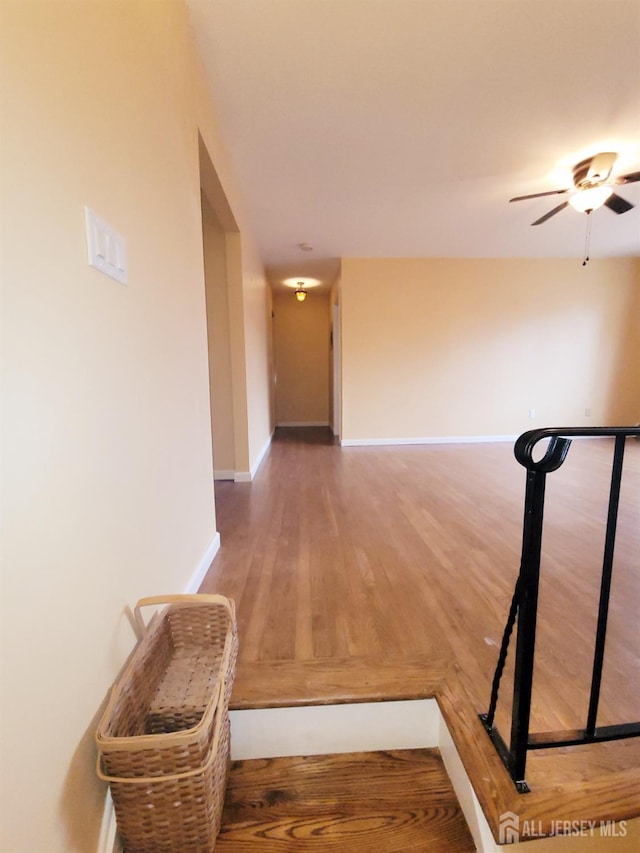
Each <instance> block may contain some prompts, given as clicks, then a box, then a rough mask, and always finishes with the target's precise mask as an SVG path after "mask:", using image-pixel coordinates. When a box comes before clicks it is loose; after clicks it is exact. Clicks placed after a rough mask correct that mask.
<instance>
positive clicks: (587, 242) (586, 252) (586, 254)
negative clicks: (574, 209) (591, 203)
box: [582, 210, 591, 267]
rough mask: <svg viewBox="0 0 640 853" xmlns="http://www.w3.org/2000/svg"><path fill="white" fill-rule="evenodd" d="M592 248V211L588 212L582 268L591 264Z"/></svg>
mask: <svg viewBox="0 0 640 853" xmlns="http://www.w3.org/2000/svg"><path fill="white" fill-rule="evenodd" d="M590 246H591V211H590V210H587V233H586V235H585V238H584V260H583V262H582V266H583V267H586V265H587V264H588V263H589V248H590Z"/></svg>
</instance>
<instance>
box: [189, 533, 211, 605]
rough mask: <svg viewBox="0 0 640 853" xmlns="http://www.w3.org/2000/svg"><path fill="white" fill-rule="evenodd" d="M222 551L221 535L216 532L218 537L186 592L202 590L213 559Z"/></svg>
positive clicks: (201, 561)
mask: <svg viewBox="0 0 640 853" xmlns="http://www.w3.org/2000/svg"><path fill="white" fill-rule="evenodd" d="M219 550H220V534H219V533H218V532H217V531H216V535H215V536H214V537H213V539H212V540H211V542H210V543H209V546H208V548H207V550H206V551H205V552H204V554H203V556H202V559H201V560H200V563H199V564H198V568H197V569H196V570H195V572H194V573H193V575H192V576H191V579H190V580H189V583H188V584H187V587H186V589H185V590H184V591H185V592H188V593H192V592H197V591H198V590H199V589H200V584H201V583H202V581H203V580H204V576H205V575H206V574H207V572H208V571H209V568H210V566H211V563H212V562H213V558H214V557H215V555H216V554H217V553H218V551H219Z"/></svg>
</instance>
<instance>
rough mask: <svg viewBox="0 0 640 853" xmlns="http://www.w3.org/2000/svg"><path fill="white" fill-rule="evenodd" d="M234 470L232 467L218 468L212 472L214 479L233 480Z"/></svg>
mask: <svg viewBox="0 0 640 853" xmlns="http://www.w3.org/2000/svg"><path fill="white" fill-rule="evenodd" d="M235 476H236V472H235V471H234V470H233V469H232V468H218V469H217V470H216V471H214V472H213V479H214V480H235Z"/></svg>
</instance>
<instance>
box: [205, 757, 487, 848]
mask: <svg viewBox="0 0 640 853" xmlns="http://www.w3.org/2000/svg"><path fill="white" fill-rule="evenodd" d="M256 845H260V849H261V851H263V853H269V851H282V853H287V851H289V850H295V851H296V853H298V851H299V853H304V852H305V851H322V853H330V851H344V850H348V851H350V853H371V851H373V850H375V851H376V853H403V851H407V853H408V851H414V853H417V851H424V850H431V851H434V853H437V851H443V853H444V851H446V853H467V851H472V850H474V849H475V847H474V844H473V840H472V838H471V835H470V833H469V830H468V828H467V825H466V822H465V820H464V816H463V815H462V812H461V810H460V807H459V805H458V802H457V800H456V797H455V793H454V791H453V788H452V787H451V783H450V782H449V779H448V777H447V774H446V771H445V769H444V766H443V764H442V759H441V758H440V755H439V753H438V751H437V750H433V749H419V750H393V751H388V752H360V753H347V754H341V755H322V756H302V757H297V758H270V759H259V760H253V761H237V762H234V764H233V765H232V768H231V775H230V781H229V786H228V789H227V797H226V801H225V808H224V813H223V816H222V829H221V832H220V836H219V838H218V842H217V845H216V847H219V848H220V850H222V851H226V853H245V851H251V850H253V849H254V848H255V847H256Z"/></svg>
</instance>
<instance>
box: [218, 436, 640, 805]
mask: <svg viewBox="0 0 640 853" xmlns="http://www.w3.org/2000/svg"><path fill="white" fill-rule="evenodd" d="M611 453H612V445H611V443H610V442H608V441H606V440H597V441H595V440H589V441H574V442H573V444H572V447H571V449H570V452H569V456H568V458H567V460H566V462H565V464H564V465H563V466H562V468H561V469H560V470H559V471H557V472H555V473H553V474H551V475H549V477H548V480H547V512H546V519H545V534H544V552H543V565H542V581H541V590H540V612H539V628H538V638H537V647H536V648H537V651H536V670H535V680H534V698H533V709H532V731H536V730H543V731H544V730H554V729H559V728H569V727H575V726H578V725H583V724H584V719H585V716H586V706H587V701H588V687H589V675H590V671H591V665H592V658H593V638H594V634H595V619H596V614H597V600H598V591H599V584H600V567H601V562H602V551H603V542H604V525H605V520H606V500H607V494H608V480H609V477H610V470H611ZM524 486H525V471H524V469H523V468H522V467H521V466H520V465H519V464H518V463H517V462H516V460H515V459H514V457H513V448H512V445H511V444H502V443H497V444H479V445H430V446H397V447H351V448H341V447H339V446H337V445H336V444H335V443H334V441H333V439H332V437H331V436H330V434H329V432H328V430H322V429H287V430H284V429H280V430H277V431H276V435H275V438H274V441H273V444H272V447H271V449H270V451H269V453H268V455H267V457H266V458H265V461H264V462H263V464H262V466H261V468H260V470H259V471H258V474H257V476H256V478H255V480H254V481H253V482H252V483H248V484H241V483H238V484H234V483H217V484H216V499H217V504H216V506H217V522H218V523H217V526H218V529H219V531H220V533H221V538H222V547H221V550H220V552H219V554H218V555H217V557H216V559H215V560H214V563H213V565H212V567H211V569H210V571H209V573H208V575H207V577H206V579H205V581H204V583H203V585H202V590H203V591H218V592H222V593H224V594H226V595H229V596H231V597H232V598H234V599H235V600H236V603H237V608H238V619H239V632H240V656H239V664H238V675H237V681H236V687H235V689H234V695H233V698H232V703H233V704H234V707H249V706H251V705H254V706H255V705H260V704H303V703H305V702H314V703H315V702H320V701H325V702H331V701H351V700H357V699H358V698H360V699H366V698H368V699H371V698H379V699H382V698H410V697H411V698H415V697H416V696H423V695H424V696H426V695H435V694H437V692H438V690H439V689H440V688H439V685H443V684H444V682H445V681H446V678H445V679H444V680H443V673H444V672H448V671H449V672H450V671H452V668H453V669H455V673H456V675H455V677H454V678H453V679H452V682H453V683H458V681H460V680H462V681H463V682H464V690H463V691H462V693H461V694H460V695H463V696H464V697H465V698H464V702H465V704H464V707H462V706H461V705H460V702H461V701H462V700H461V699H460V697H459V696H458V697H450V703H449V707H453V706H456V704H457V705H460V707H458V709H457V712H456V713H458V714H459V715H460V720H459V729H460V732H459V734H460V736H461V737H464V736H466V737H468V738H469V741H470V744H471V745H473V743H474V740H477V741H478V743H479V745H480V747H481V748H482V749H484V746H485V744H484V740H483V739H482V738H483V736H484V733H483V732H482V731H481V732H480V733H478V731H477V730H476V729H475V728H474V727H473V725H472V724H471V722H470V721H471V720H472V719H473V718H474V717H475V715H477V713H478V712H480V711H484V710H486V708H487V705H488V701H489V693H490V686H491V678H492V675H493V670H494V667H495V663H496V658H497V652H498V646H499V643H500V639H501V635H502V630H503V626H504V621H505V619H506V615H507V612H508V609H509V604H510V600H511V595H512V591H513V586H514V583H515V580H516V578H517V574H518V567H519V560H520V548H521V536H522V517H523V498H524ZM639 506H640V442H636V441H633V440H632V441H629V442H628V443H627V450H626V458H625V475H624V481H623V494H622V501H621V510H620V520H619V528H618V540H617V544H616V554H615V562H614V576H613V586H612V596H611V611H610V628H609V634H608V637H607V647H606V655H605V669H604V674H603V685H602V698H601V709H600V715H599V719H598V722H599V724H601V725H604V724H609V723H619V722H630V721H634V720H639V719H640V622H639V620H638V613H639V612H640V581H639V577H638V571H639V568H638V554H639V553H640V523H639V509H638V507H639ZM512 660H513V650H511V654H510V660H509V664H508V666H507V669H506V671H505V676H504V685H503V687H502V690H501V700H500V705H499V712H498V715H497V723H498V726H499V728H500V730H501V731H502V732H503V733H504V734H505V735H507V734H508V731H509V717H508V714H507V711H508V703H509V701H510V690H511V683H512ZM396 676H397V677H396ZM458 676H459V677H458ZM350 685H351V686H350ZM403 691H404V692H403ZM442 692H443V695H444V688H442ZM465 715H466V716H465ZM465 720H466V721H467V722H466V723H465ZM467 723H468V725H467ZM465 732H466V735H465ZM473 751H474V749H473V748H472V747H471V748H470V753H473ZM476 751H478V750H476ZM467 761H470V762H471V764H473V756H472V755H471V757H467ZM476 765H477V766H476V767H475V769H474V767H471V772H472V773H473V772H475V773H477V774H478V775H479V777H480V778H482V774H483V773H484V772H485V770H486V767H485V761H484V759H482V760H480V759H478V760H477V761H476ZM468 769H469V768H468ZM494 769H495V768H494ZM529 770H530V773H531V774H532V775H533V777H534V778H535V780H536V782H535V784H536V785H537V787H538V789H540V788H544V789H545V791H546V789H547V787H548V785H549V784H555V782H554V783H550V782H549V780H551V779H555V780H559V781H558V785H559V786H560V788H561V789H562V791H563V797H564V798H565V799H564V802H565V803H569V804H571V803H573V804H574V807H576V803H578V802H579V801H580V802H582V801H581V800H580V797H582V799H583V800H584V796H583V795H584V792H585V788H584V783H585V780H589V779H591V778H595V777H596V776H597V778H598V779H599V780H600V782H602V784H603V785H605V786H606V785H617V786H618V787H620V786H622V785H624V786H625V788H626V789H627V790H628V792H630V793H625V796H624V797H623V798H622V799H624V801H625V805H624V808H626V811H627V812H628V811H629V809H628V808H627V806H628V805H629V802H630V801H631V800H632V799H633V798H635V801H636V803H637V804H640V738H639V739H635V740H631V741H624V742H618V743H615V744H611V743H610V744H600V745H597V746H594V747H579V748H571V749H562V750H544V751H541V752H539V753H534V754H532V755H531V757H530V759H529ZM496 772H498V773H499V772H500V770H499V768H498V769H497V770H496ZM554 774H555V775H554ZM505 775H506V774H504V772H503V776H505ZM602 780H604V781H602ZM607 780H608V781H607ZM600 782H598V784H600ZM510 784H511V783H510V781H509V779H508V777H506V782H505V785H504V786H503V787H504V790H503V793H504V796H505V797H506V799H507V800H508V796H507V792H508V788H509V786H510ZM499 787H500V789H501V790H502V789H503V788H502V786H501V785H499ZM596 787H597V786H596ZM594 790H595V789H594ZM598 791H599V793H598V794H594V795H593V797H592V796H588V797H587V799H588V801H589V802H590V803H591V805H592V806H593V804H594V803H595V799H596V797H600V800H601V801H604V802H610V801H611V799H612V798H610V797H609V796H608V795H607V796H606V797H604V799H603V796H604V795H603V793H602V791H603V789H602V787H600V788H598ZM540 796H541V797H542V799H544V797H543V795H542V794H541V795H540ZM544 796H547V794H546V793H545V794H544ZM572 797H573V799H571V798H572ZM524 799H525V800H526V801H527V803H529V804H530V806H527V808H530V807H531V808H533V807H534V806H535V805H536V801H537V800H536V797H535V796H533V795H527V797H525V798H524ZM550 801H551V797H550V795H549V796H548V797H547V800H545V802H546V803H547V806H545V808H547V811H549V809H550V808H551V806H550V805H549V803H550ZM518 802H519V803H520V804H521V805H520V807H521V808H522V802H523V798H520V800H519V801H518ZM541 802H542V800H541V801H540V803H541ZM540 803H538V805H540ZM497 807H498V804H497V803H495V802H494V803H493V806H492V808H493V809H494V810H495V808H497ZM540 807H542V806H540ZM611 808H613V806H611ZM636 810H637V809H636ZM549 813H550V812H549ZM555 816H556V817H561V818H564V817H566V816H567V813H566V811H564V812H563V811H561V812H560V814H557V813H556V814H555ZM610 816H611V817H613V816H615V815H613V814H612V815H610ZM618 816H624V814H623V813H622V811H621V812H620V815H618ZM627 816H628V815H627Z"/></svg>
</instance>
